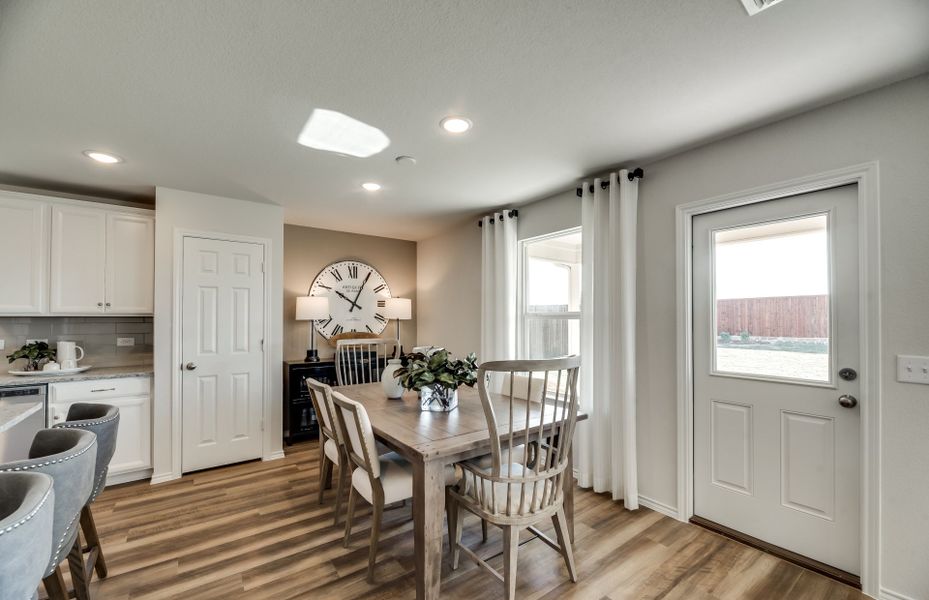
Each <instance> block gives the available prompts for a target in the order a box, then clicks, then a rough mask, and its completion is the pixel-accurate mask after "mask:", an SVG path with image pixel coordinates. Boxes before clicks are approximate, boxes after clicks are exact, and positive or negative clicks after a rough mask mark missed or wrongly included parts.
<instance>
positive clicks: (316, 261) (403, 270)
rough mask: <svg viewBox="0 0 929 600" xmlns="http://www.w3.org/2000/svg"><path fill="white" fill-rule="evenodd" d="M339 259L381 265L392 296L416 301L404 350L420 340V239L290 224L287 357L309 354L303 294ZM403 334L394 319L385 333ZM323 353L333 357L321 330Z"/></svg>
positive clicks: (286, 246)
mask: <svg viewBox="0 0 929 600" xmlns="http://www.w3.org/2000/svg"><path fill="white" fill-rule="evenodd" d="M339 260H358V261H361V262H364V263H367V264H369V265H371V266H372V267H374V268H375V269H377V270H378V271H379V272H380V273H381V275H383V276H384V279H385V280H387V285H389V286H390V292H391V295H393V296H395V297H400V298H410V299H412V300H413V318H412V319H411V320H409V321H402V322H401V324H400V341H401V342H402V344H403V348H404V350H409V349H410V348H412V346H413V344H414V343H415V342H416V313H417V310H418V308H419V307H418V306H417V302H416V242H408V241H405V240H395V239H391V238H384V237H376V236H373V235H358V234H355V233H344V232H341V231H330V230H328V229H316V228H314V227H301V226H299V225H284V360H300V359H302V358H303V357H304V356H305V355H306V349H307V328H308V327H309V324H308V323H307V322H306V321H297V320H296V319H294V314H295V312H296V309H297V296H303V295H306V293H307V290H309V288H310V284H312V283H313V279H314V278H315V277H316V275H317V274H318V273H319V272H320V270H322V268H323V267H325V266H326V265H328V264H330V263H333V262H336V261H339ZM396 334H397V325H396V321H393V320H391V321H390V323H388V324H387V328H386V329H385V330H384V333H383V334H382V335H383V336H384V337H393V336H395V335H396ZM316 345H317V347H318V348H319V356H320V358H330V357H332V348H331V347H330V346H329V345H328V344H327V343H326V340H325V338H323V337H322V336H321V335H317V336H316Z"/></svg>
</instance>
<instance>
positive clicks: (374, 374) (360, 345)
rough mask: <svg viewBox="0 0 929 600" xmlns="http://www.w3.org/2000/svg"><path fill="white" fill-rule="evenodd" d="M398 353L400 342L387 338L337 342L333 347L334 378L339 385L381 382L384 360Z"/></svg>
mask: <svg viewBox="0 0 929 600" xmlns="http://www.w3.org/2000/svg"><path fill="white" fill-rule="evenodd" d="M399 351H400V342H399V341H397V340H394V339H388V338H359V339H347V340H338V341H337V342H336V347H335V377H336V381H337V382H338V384H339V385H356V384H359V383H375V382H378V381H380V380H381V371H383V369H384V367H383V366H382V365H381V362H380V360H379V359H381V358H383V359H384V360H385V361H386V359H387V358H388V357H389V356H391V355H392V354H394V353H397V352H399Z"/></svg>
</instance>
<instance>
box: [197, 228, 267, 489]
mask: <svg viewBox="0 0 929 600" xmlns="http://www.w3.org/2000/svg"><path fill="white" fill-rule="evenodd" d="M183 252H184V255H183V271H184V272H183V289H182V299H181V302H182V327H181V331H182V334H181V337H182V343H181V346H182V356H181V364H180V365H179V368H181V369H182V372H183V376H182V377H183V384H182V409H181V413H182V424H181V428H182V453H181V456H182V460H181V462H182V470H183V471H184V472H187V471H193V470H197V469H204V468H208V467H214V466H218V465H223V464H230V463H234V462H240V461H244V460H251V459H254V458H260V457H261V451H262V444H261V432H262V407H263V404H264V403H263V393H264V392H263V390H264V384H263V381H262V375H263V363H264V359H263V340H262V334H263V322H262V319H263V314H264V307H263V302H264V274H263V272H262V270H263V261H264V247H263V245H261V244H256V243H246V242H234V241H225V240H216V239H206V238H202V237H193V236H190V237H184V250H183Z"/></svg>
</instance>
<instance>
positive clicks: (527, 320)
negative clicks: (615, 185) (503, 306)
mask: <svg viewBox="0 0 929 600" xmlns="http://www.w3.org/2000/svg"><path fill="white" fill-rule="evenodd" d="M520 246H521V248H520V249H521V252H520V276H521V282H522V285H521V286H520V290H519V303H520V304H519V349H518V351H519V356H520V358H524V359H538V358H554V357H558V356H566V355H569V354H579V353H580V351H581V230H580V228H576V229H571V230H568V231H562V232H558V233H554V234H550V235H546V236H542V237H537V238H531V239H528V240H523V241H522V242H521V243H520Z"/></svg>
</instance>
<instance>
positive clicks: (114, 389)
mask: <svg viewBox="0 0 929 600" xmlns="http://www.w3.org/2000/svg"><path fill="white" fill-rule="evenodd" d="M90 391H91V392H115V391H116V388H98V389H96V390H90Z"/></svg>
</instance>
